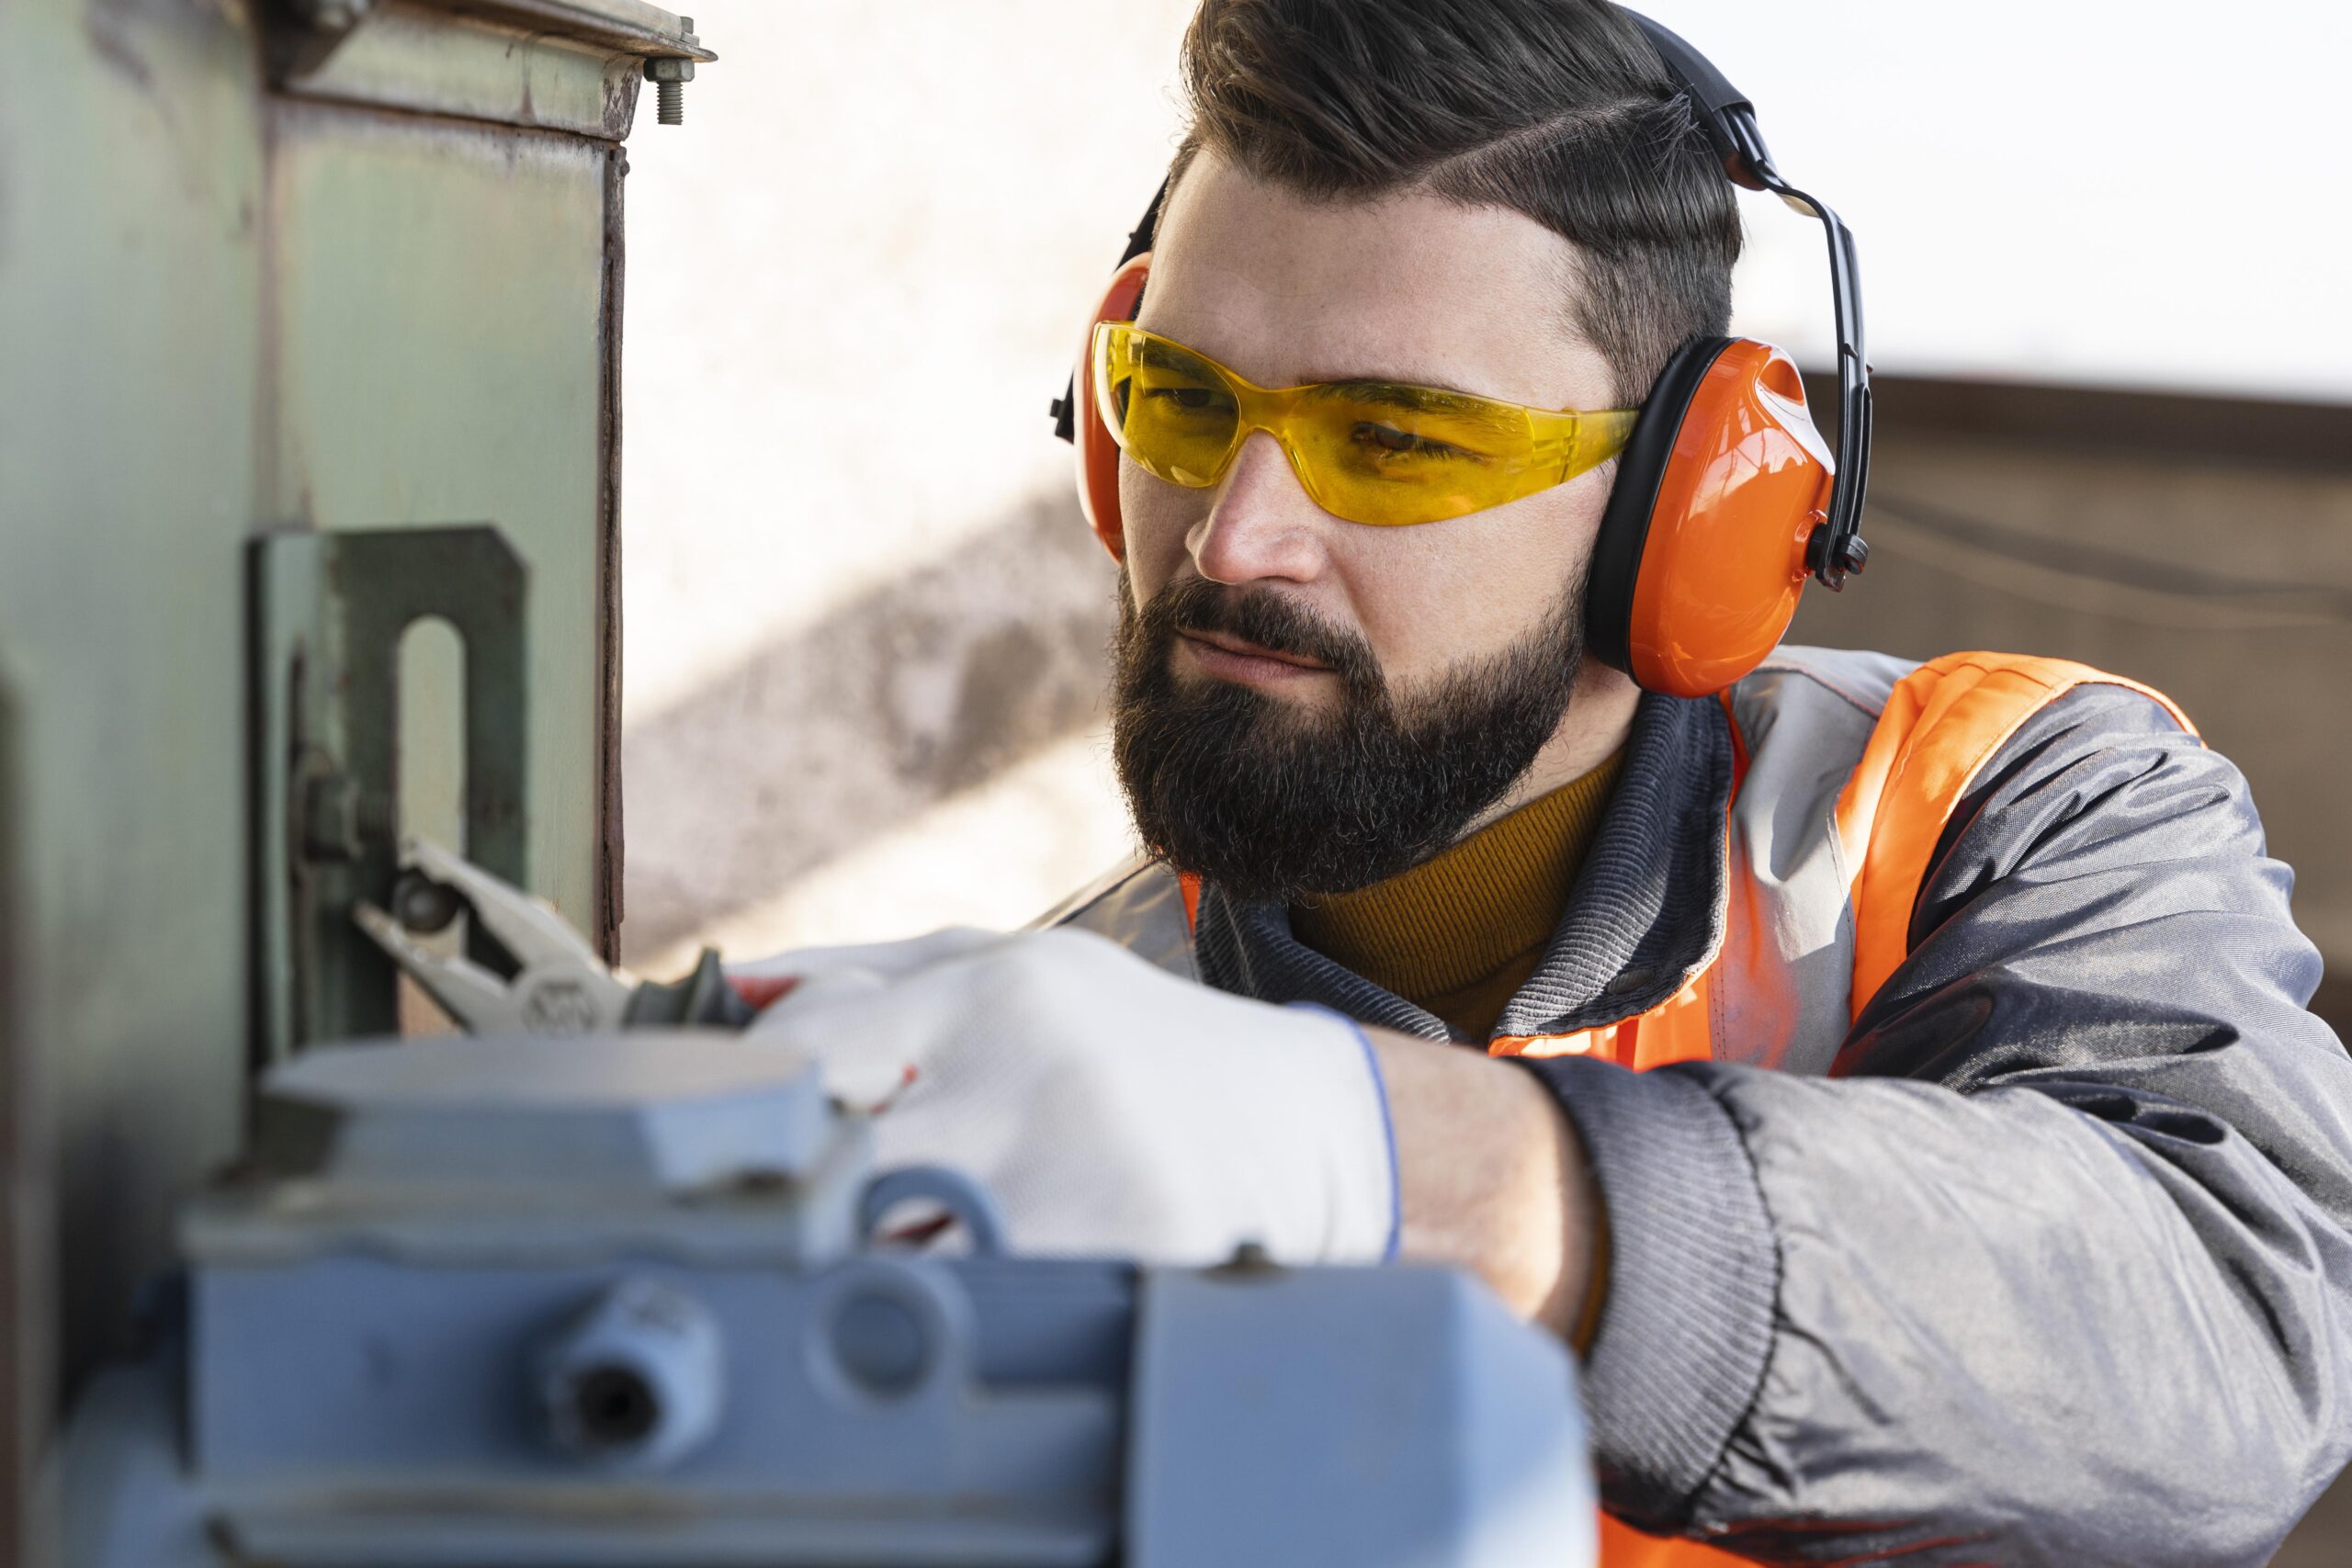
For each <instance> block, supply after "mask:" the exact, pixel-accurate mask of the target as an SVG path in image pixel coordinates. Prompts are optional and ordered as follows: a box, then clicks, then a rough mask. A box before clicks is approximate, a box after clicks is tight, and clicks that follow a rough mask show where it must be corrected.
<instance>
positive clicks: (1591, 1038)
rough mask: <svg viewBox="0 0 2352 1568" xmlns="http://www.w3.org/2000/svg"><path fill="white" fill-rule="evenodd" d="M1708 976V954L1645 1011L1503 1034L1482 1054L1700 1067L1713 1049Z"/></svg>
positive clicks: (1711, 993) (1711, 990) (1645, 1066)
mask: <svg viewBox="0 0 2352 1568" xmlns="http://www.w3.org/2000/svg"><path fill="white" fill-rule="evenodd" d="M1714 972H1715V968H1714V960H1713V956H1712V955H1710V957H1709V959H1708V961H1707V963H1706V964H1704V965H1702V967H1701V968H1700V970H1699V973H1697V974H1696V975H1693V976H1691V978H1690V979H1689V980H1688V981H1687V982H1685V983H1684V985H1683V987H1682V988H1681V989H1680V990H1679V991H1677V992H1675V993H1674V995H1672V996H1670V997H1668V998H1666V1000H1664V1001H1662V1002H1660V1003H1658V1004H1657V1006H1656V1007H1654V1008H1652V1009H1650V1010H1649V1011H1647V1012H1645V1013H1638V1014H1636V1015H1634V1017H1632V1018H1628V1019H1623V1020H1621V1021H1618V1022H1616V1023H1606V1024H1602V1025H1600V1027H1599V1028H1597V1029H1579V1030H1577V1032H1575V1033H1573V1034H1506V1035H1503V1036H1501V1037H1500V1038H1498V1039H1495V1040H1490V1041H1488V1042H1487V1055H1489V1056H1592V1057H1597V1058H1598V1059H1600V1060H1601V1061H1604V1062H1614V1063H1616V1064H1617V1065H1618V1066H1621V1067H1631V1068H1633V1069H1634V1071H1635V1072H1647V1071H1648V1070H1649V1069H1650V1068H1652V1067H1662V1066H1666V1064H1667V1063H1668V1062H1703V1061H1705V1060H1707V1058H1708V1057H1710V1056H1712V1055H1714V1050H1715V1047H1714V1032H1713V1027H1712V1025H1713V1011H1714V1009H1713V997H1714V987H1713V976H1714Z"/></svg>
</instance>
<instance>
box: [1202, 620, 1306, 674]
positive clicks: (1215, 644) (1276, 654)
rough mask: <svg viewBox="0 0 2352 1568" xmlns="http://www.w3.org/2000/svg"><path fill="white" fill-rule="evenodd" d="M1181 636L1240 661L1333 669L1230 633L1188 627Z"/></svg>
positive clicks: (1300, 654)
mask: <svg viewBox="0 0 2352 1568" xmlns="http://www.w3.org/2000/svg"><path fill="white" fill-rule="evenodd" d="M1179 635H1180V636H1182V637H1190V638H1192V639H1193V641H1194V642H1201V643H1206V644H1207V645H1208V646H1209V647H1211V648H1214V649H1218V650H1219V651H1221V652H1225V653H1230V654H1232V655H1234V656H1235V657H1237V658H1240V659H1263V660H1271V661H1272V662H1273V663H1276V664H1288V665H1290V666H1292V667H1293V668H1295V669H1299V670H1320V671H1329V669H1330V668H1331V667H1330V666H1329V664H1326V663H1324V662H1323V661H1322V660H1319V659H1310V658H1308V657H1307V656H1306V654H1303V653H1284V652H1283V651H1282V650H1281V649H1272V648H1264V647H1261V646H1260V645H1259V644H1257V643H1254V642H1251V641H1250V640H1249V639H1248V638H1246V637H1235V636H1233V635H1232V634H1231V633H1229V632H1213V631H1204V630H1197V629H1194V628H1192V627H1186V628H1184V629H1183V630H1182V631H1181V632H1180V634H1179Z"/></svg>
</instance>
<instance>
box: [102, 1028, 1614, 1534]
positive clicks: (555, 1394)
mask: <svg viewBox="0 0 2352 1568" xmlns="http://www.w3.org/2000/svg"><path fill="white" fill-rule="evenodd" d="M909 1201H927V1202H929V1203H931V1204H933V1205H935V1206H937V1207H940V1208H944V1210H946V1211H947V1212H948V1213H954V1214H959V1215H963V1216H966V1217H967V1220H968V1222H969V1223H968V1224H967V1234H969V1235H974V1236H978V1237H980V1238H981V1239H982V1242H983V1244H984V1245H983V1247H980V1248H978V1249H976V1250H974V1251H971V1252H967V1253H965V1254H962V1255H957V1256H940V1255H936V1254H933V1253H925V1252H917V1251H911V1250H908V1249H905V1248H899V1247H883V1246H877V1245H875V1244H873V1243H872V1242H870V1241H869V1239H868V1237H869V1235H870V1234H871V1233H872V1232H873V1231H874V1230H875V1228H876V1226H877V1225H879V1224H883V1223H884V1222H885V1221H886V1220H887V1219H888V1217H889V1216H891V1215H893V1214H903V1213H905V1211H906V1207H907V1204H908V1202H909ZM996 1230H997V1227H996V1225H995V1224H994V1223H993V1220H992V1217H991V1216H990V1215H989V1213H988V1212H987V1201H986V1199H985V1196H984V1195H982V1194H980V1193H978V1191H977V1190H974V1189H972V1188H971V1187H970V1186H969V1184H968V1183H966V1182H964V1181H962V1180H961V1179H959V1178H957V1177H956V1175H955V1174H954V1173H952V1172H945V1171H926V1170H915V1171H904V1170H902V1171H898V1172H893V1173H888V1174H887V1175H886V1176H885V1177H884V1178H883V1179H880V1180H876V1179H872V1177H871V1173H870V1172H869V1170H868V1168H867V1153H866V1139H865V1128H864V1125H863V1123H862V1122H861V1121H860V1120H859V1119H857V1118H855V1117H851V1116H844V1115H842V1114H841V1113H839V1112H837V1111H834V1110H833V1109H832V1108H831V1106H830V1105H829V1104H828V1102H827V1101H826V1100H825V1097H824V1095H823V1093H822V1090H821V1088H820V1086H819V1084H818V1083H817V1081H816V1078H815V1075H814V1073H813V1071H812V1070H811V1069H810V1068H809V1066H807V1065H806V1064H805V1063H803V1062H801V1061H799V1060H798V1059H797V1058H795V1057H794V1056H792V1055H790V1054H789V1053H787V1052H785V1051H783V1050H781V1049H779V1048H777V1047H775V1046H773V1045H764V1044H761V1043H757V1042H752V1041H746V1040H744V1039H742V1038H741V1037H740V1036H736V1035H731V1034H728V1033H724V1032H715V1031H712V1032H705V1031H682V1032H666V1033H662V1032H631V1033H624V1034H616V1035H609V1036H600V1037H594V1038H590V1039H586V1040H566V1041H550V1040H439V1041H421V1042H410V1043H386V1044H373V1045H370V1044H361V1045H350V1046H338V1047H330V1048H326V1049H322V1050H319V1051H314V1052H311V1053H309V1054H306V1055H303V1056H300V1057H298V1058H296V1059H294V1060H293V1061H291V1062H289V1063H288V1064H286V1065H285V1066H281V1067H279V1068H277V1070H275V1071H274V1072H273V1073H272V1074H271V1076H270V1077H269V1078H268V1079H267V1080H266V1084H265V1091H264V1095H263V1099H262V1100H261V1103H260V1111H259V1114H258V1117H257V1122H256V1138H255V1147H254V1155H253V1157H252V1158H251V1159H250V1160H249V1161H248V1162H247V1163H246V1164H245V1165H244V1166H243V1168H240V1169H238V1170H236V1171H233V1172H232V1173H230V1174H229V1175H227V1176H225V1177H224V1178H223V1179H221V1180H220V1181H219V1182H217V1183H216V1184H214V1185H213V1186H212V1187H210V1188H209V1189H208V1190H206V1191H205V1192H204V1193H202V1194H201V1195H200V1196H199V1197H198V1198H197V1199H196V1200H194V1201H192V1202H191V1203H190V1205H189V1206H188V1208H187V1211H186V1212H185V1213H184V1215H183V1220H182V1224H181V1226H180V1247H181V1251H182V1254H183V1258H184V1262H185V1266H186V1289H185V1293H184V1296H183V1297H182V1299H183V1301H184V1303H185V1306H184V1310H183V1311H182V1312H181V1313H179V1314H177V1315H176V1319H175V1322H176V1331H175V1332H173V1333H169V1334H167V1335H165V1336H164V1342H163V1344H162V1346H161V1348H159V1349H158V1351H157V1352H156V1353H155V1354H154V1355H153V1356H152V1357H151V1358H150V1359H147V1360H145V1361H142V1362H141V1363H138V1364H134V1365H129V1366H124V1367H120V1368H118V1369H115V1370H113V1371H108V1372H107V1373H106V1374H104V1375H102V1376H101V1377H100V1378H99V1379H98V1380H97V1381H96V1382H95V1384H94V1385H93V1386H92V1387H91V1388H90V1390H89V1391H88V1393H87V1394H86V1396H85V1398H84V1400H83V1401H82V1402H81V1404H80V1405H79V1407H78V1409H77V1411H76V1413H75V1416H74V1421H73V1424H72V1426H71V1427H70V1429H69V1433H68V1439H67V1443H66V1448H65V1455H64V1460H65V1486H66V1492H65V1506H66V1524H67V1547H68V1552H67V1556H68V1562H69V1564H70V1568H232V1565H234V1564H241V1563H246V1562H269V1563H272V1564H283V1565H285V1568H360V1565H362V1564H365V1565H367V1568H428V1565H430V1568H490V1565H504V1564H534V1565H537V1564H545V1565H550V1568H552V1565H555V1564H564V1565H568V1568H569V1565H577V1568H655V1565H657V1564H658V1565H662V1568H700V1565H704V1564H710V1565H718V1564H727V1565H730V1568H753V1565H760V1568H766V1565H775V1568H784V1565H787V1564H804V1563H806V1564H816V1563H825V1564H874V1565H876V1568H884V1565H907V1568H915V1565H924V1564H951V1563H952V1564H961V1565H972V1568H978V1565H983V1564H1003V1565H1005V1568H1043V1565H1046V1564H1070V1565H1079V1564H1091V1563H1113V1562H1116V1563H1120V1564H1124V1565H1125V1568H1165V1565H1172V1564H1193V1563H1203V1564H1206V1563H1215V1564H1218V1565H1220V1568H1254V1565H1259V1564H1263V1565H1266V1568H1274V1565H1276V1564H1280V1565H1282V1568H1295V1565H1296V1564H1299V1563H1302V1562H1347V1563H1351V1564H1384V1563H1395V1564H1408V1563H1409V1564H1415V1565H1424V1564H1426V1565H1431V1568H1435V1565H1441V1564H1443V1565H1461V1568H1485V1565H1488V1564H1495V1565H1500V1564H1517V1563H1523V1562H1539V1561H1540V1562H1548V1563H1555V1564H1566V1565H1568V1568H1577V1565H1578V1564H1585V1563H1589V1562H1590V1561H1591V1560H1592V1554H1593V1551H1594V1546H1593V1535H1594V1518H1595V1516H1594V1511H1593V1510H1594V1501H1593V1492H1592V1485H1591V1481H1590V1477H1589V1471H1588V1461H1587V1458H1586V1453H1585V1447H1584V1441H1583V1434H1582V1431H1581V1427H1580V1424H1579V1416H1578V1404H1577V1398H1576V1393H1575V1388H1574V1381H1573V1371H1572V1369H1571V1364H1570V1362H1569V1360H1568V1359H1567V1357H1566V1354H1565V1353H1564V1352H1563V1350H1562V1349H1561V1348H1560V1346H1559V1345H1558V1344H1557V1342H1556V1341H1555V1340H1554V1339H1553V1338H1552V1337H1550V1336H1548V1335H1546V1334H1544V1333H1543V1332H1541V1331H1540V1330H1537V1329H1534V1328H1532V1327H1530V1326H1528V1325H1524V1324H1522V1323H1521V1322H1519V1321H1517V1320H1516V1319H1515V1318H1513V1317H1512V1316H1511V1315H1510V1314H1509V1313H1508V1312H1507V1311H1506V1310H1505V1309H1504V1308H1503V1306H1502V1305H1501V1304H1500V1303H1498V1301H1497V1300H1496V1299H1495V1298H1494V1297H1493V1296H1492V1295H1491V1294H1489V1293H1488V1292H1487V1291H1486V1290H1485V1289H1484V1288H1483V1287H1482V1286H1480V1285H1478V1284H1477V1283H1476V1282H1475V1281H1473V1280H1470V1279H1469V1278H1467V1277H1466V1276H1464V1275H1460V1274H1457V1273H1454V1272H1452V1271H1450V1270H1445V1269H1424V1268H1417V1267H1409V1266H1391V1267H1384V1268H1364V1269H1340V1268H1323V1269H1283V1268H1276V1267H1272V1266H1270V1265H1268V1264H1266V1263H1264V1262H1262V1261H1261V1260H1256V1259H1250V1258H1244V1259H1242V1260H1240V1261H1238V1262H1236V1263H1234V1264H1231V1265H1228V1266H1226V1267H1221V1268H1214V1269H1155V1268H1142V1267H1137V1266H1135V1265H1132V1264H1128V1263H1124V1262H1119V1261H1114V1260H1096V1259H1072V1258H1019V1257H1012V1256H1006V1255H1003V1254H1002V1253H1001V1252H998V1251H995V1250H993V1247H992V1242H993V1237H994V1235H995V1234H996Z"/></svg>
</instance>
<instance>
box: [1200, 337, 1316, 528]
mask: <svg viewBox="0 0 2352 1568" xmlns="http://www.w3.org/2000/svg"><path fill="white" fill-rule="evenodd" d="M1218 368H1219V369H1224V367H1222V366H1219V367H1218ZM1226 377H1227V382H1228V384H1229V385H1230V386H1231V388H1232V391H1233V400H1234V407H1235V410H1236V412H1237V415H1238V417H1237V418H1236V419H1235V421H1234V427H1233V448H1232V450H1231V451H1229V452H1227V454H1226V459H1225V461H1226V467H1227V468H1228V469H1230V468H1231V467H1232V466H1233V464H1234V463H1235V462H1236V461H1237V460H1238V458H1239V457H1240V456H1241V449H1242V447H1244V446H1248V445H1249V443H1250V436H1252V435H1254V434H1257V433H1258V432H1260V431H1263V432H1265V434H1268V435H1270V436H1272V438H1273V442H1274V445H1275V446H1276V447H1278V448H1280V449H1281V451H1282V455H1283V460H1284V461H1285V462H1287V463H1289V464H1290V473H1291V478H1293V479H1296V480H1297V481H1298V484H1299V488H1300V489H1302V490H1304V491H1306V493H1307V494H1308V495H1309V496H1312V495H1314V493H1315V489H1316V487H1315V480H1314V477H1313V475H1312V474H1311V473H1310V472H1309V467H1308V458H1307V457H1306V450H1305V448H1304V447H1302V446H1300V445H1299V443H1298V441H1297V438H1296V432H1295V414H1296V412H1297V404H1298V394H1299V392H1300V391H1302V390H1305V389H1301V388H1288V389H1268V388H1265V387H1260V386H1257V385H1254V384H1252V383H1251V382H1250V381H1247V380H1244V379H1243V378H1241V377H1239V376H1237V375H1234V374H1233V373H1232V372H1231V371H1229V370H1228V371H1226Z"/></svg>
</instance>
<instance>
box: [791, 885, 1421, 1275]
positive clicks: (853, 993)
mask: <svg viewBox="0 0 2352 1568" xmlns="http://www.w3.org/2000/svg"><path fill="white" fill-rule="evenodd" d="M843 951H844V950H833V953H834V954H835V955H836V961H831V962H828V963H826V964H822V965H820V967H821V972H820V973H818V974H816V975H813V976H810V977H809V978H808V979H806V980H804V981H803V982H802V983H801V984H800V985H798V986H797V987H795V988H794V989H793V990H791V991H790V992H789V993H788V994H787V995H786V996H785V997H784V998H783V999H782V1000H781V1001H778V1002H777V1003H775V1005H774V1006H772V1007H770V1008H769V1009H768V1010H766V1011H765V1012H764V1013H763V1014H762V1015H761V1017H760V1018H759V1019H758V1020H756V1021H754V1022H753V1023H752V1027H751V1032H752V1033H753V1034H755V1035H759V1036H763V1037H765V1038H770V1039H775V1040H779V1041H783V1042H785V1043H789V1044H791V1045H793V1046H795V1047H797V1048H798V1049H800V1050H803V1051H806V1052H808V1053H809V1054H810V1055H812V1056H814V1057H815V1058H816V1059H817V1060H818V1061H819V1063H820V1065H821V1067H822V1070H823V1071H824V1074H825V1078H826V1083H827V1085H828V1087H829V1088H830V1089H831V1090H832V1092H833V1093H834V1094H835V1095H836V1097H837V1098H841V1099H842V1100H846V1101H848V1102H850V1103H852V1104H874V1103H876V1102H884V1103H883V1106H882V1109H881V1110H880V1111H878V1113H877V1114H876V1118H875V1122H874V1134H875V1141H876V1156H877V1162H876V1163H877V1168H881V1169H888V1168H891V1167H893V1166H899V1165H910V1164H938V1165H945V1166H950V1167H953V1168H956V1169H959V1170H961V1171H963V1172H964V1173H965V1174H967V1175H968V1176H970V1177H972V1178H974V1179H977V1180H978V1181H979V1182H980V1183H981V1184H982V1185H983V1186H985V1187H987V1188H988V1189H989V1193H990V1195H991V1196H993V1197H994V1198H995V1199H996V1201H997V1203H998V1206H999V1207H1000V1208H1001V1210H1002V1212H1003V1214H1004V1218H1005V1224H1006V1228H1007V1230H1008V1232H1009V1233H1010V1237H1011V1242H1012V1247H1013V1249H1014V1250H1015V1251H1020V1252H1029V1253H1055V1254H1064V1255H1080V1256H1126V1257H1133V1258H1141V1259H1144V1260H1146V1261H1149V1262H1156V1263H1181V1264H1201V1263H1214V1262H1220V1261H1223V1260H1224V1259H1226V1258H1228V1257H1230V1256H1231V1255H1232V1253H1233V1250H1234V1248H1235V1247H1237V1246H1238V1245H1239V1244H1241V1243H1243V1242H1248V1241H1254V1242H1258V1243H1261V1244H1262V1245H1263V1246H1264V1247H1266V1249H1267V1251H1268V1253H1269V1254H1270V1255H1271V1256H1272V1258H1274V1259H1275V1260H1276V1261H1278V1262H1285V1263H1306V1262H1370V1261H1374V1260H1377V1259H1380V1258H1386V1257H1388V1256H1391V1255H1393V1253H1394V1252H1395V1250H1396V1240H1397V1175H1396V1153H1395V1147H1394V1139H1393V1135H1392V1134H1391V1131H1390V1128H1389V1123H1388V1108H1387V1102H1386V1100H1385V1092H1384V1090H1383V1088H1382V1085H1381V1080H1380V1069H1379V1064H1378V1061H1377V1059H1376V1057H1375V1056H1374V1054H1373V1050H1372V1047H1371V1045H1370V1043H1368V1042H1367V1041H1366V1040H1365V1038H1364V1036H1363V1032H1361V1031H1360V1030H1358V1029H1357V1028H1356V1026H1355V1025H1354V1024H1352V1023H1351V1022H1349V1021H1346V1020H1345V1019H1342V1018H1340V1017H1339V1016H1337V1015H1336V1014H1332V1013H1328V1012H1323V1011H1320V1010H1306V1009H1298V1008H1277V1007H1269V1006H1267V1005H1265V1004H1263V1003H1259V1002H1252V1001H1245V1000H1242V999H1241V998H1237V997H1232V996H1227V995H1226V994H1224V993H1222V992H1218V991H1215V990H1211V989H1209V988H1208V987H1204V986H1197V985H1193V984H1191V983H1188V982H1186V981H1182V980H1179V979H1177V978H1176V977H1175V976H1170V975H1168V974H1166V973H1164V972H1163V971H1161V970H1159V969H1157V968H1154V967H1153V966H1152V965H1150V964H1147V963H1145V962H1144V961H1143V960H1141V959H1138V958H1136V957H1135V956H1134V955H1133V954H1131V953H1127V952H1125V950H1124V949H1122V948H1120V947H1118V946H1116V945H1115V944H1114V943H1112V942H1106V941H1104V940H1103V939H1102V938H1101V937H1097V936H1094V935H1091V934H1090V933H1087V932H1083V931H1030V932H1023V933H1019V934H1015V935H1009V936H999V937H993V938H991V937H987V936H985V935H982V934H981V933H973V932H961V933H956V932H941V933H936V934H934V935H933V936H932V937H928V938H919V939H917V941H916V942H914V943H885V944H882V946H881V947H880V948H879V949H865V950H857V953H858V956H857V961H855V962H839V961H837V955H838V954H839V953H842V952H843ZM795 956H796V955H792V954H786V955H783V956H782V957H780V958H779V959H777V960H775V964H777V965H782V964H787V963H789V962H790V961H791V960H792V959H793V958H794V957H795Z"/></svg>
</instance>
